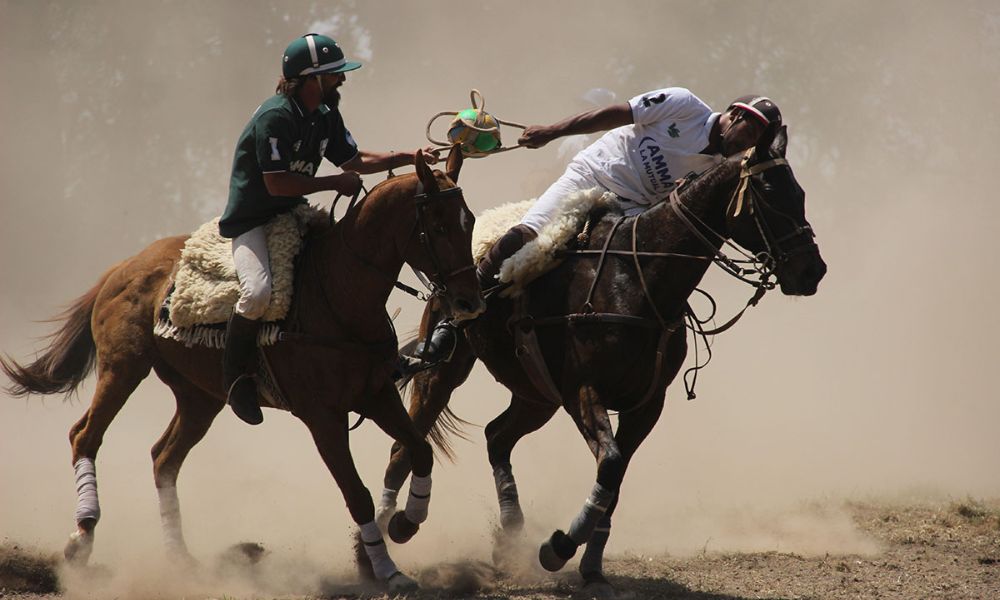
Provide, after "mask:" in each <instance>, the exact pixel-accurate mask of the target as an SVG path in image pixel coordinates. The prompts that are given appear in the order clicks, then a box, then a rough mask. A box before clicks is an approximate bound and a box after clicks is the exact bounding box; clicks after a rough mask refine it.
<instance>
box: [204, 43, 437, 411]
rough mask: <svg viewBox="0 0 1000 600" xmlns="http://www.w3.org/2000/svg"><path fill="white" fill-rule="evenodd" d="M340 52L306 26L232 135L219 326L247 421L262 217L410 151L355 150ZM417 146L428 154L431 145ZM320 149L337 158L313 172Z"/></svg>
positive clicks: (232, 399) (388, 165)
mask: <svg viewBox="0 0 1000 600" xmlns="http://www.w3.org/2000/svg"><path fill="white" fill-rule="evenodd" d="M360 66H361V63H357V62H349V61H347V60H346V59H345V58H344V52H343V51H342V50H341V49H340V47H339V46H337V42H335V41H334V40H332V39H331V38H329V37H327V36H325V35H318V34H315V33H310V34H307V35H304V36H302V37H301V38H298V39H296V40H295V41H293V42H292V43H291V44H289V46H288V48H287V49H286V50H285V53H284V56H283V58H282V69H281V72H282V77H281V79H280V80H279V82H278V88H277V90H276V92H277V93H276V95H274V96H272V97H271V98H268V99H267V100H265V101H264V102H263V103H262V104H261V105H260V106H259V107H258V108H257V110H256V111H255V112H254V114H253V116H252V117H251V119H250V122H249V123H247V126H246V127H245V128H244V130H243V133H242V134H241V135H240V139H239V141H238V142H237V144H236V155H235V157H234V159H233V172H232V177H231V179H230V185H229V202H228V204H227V205H226V210H225V212H224V213H223V215H222V218H221V219H220V220H219V233H220V234H221V235H222V236H223V237H227V238H231V239H232V240H233V262H234V264H235V266H236V273H237V276H238V277H239V281H240V298H239V300H238V301H237V303H236V306H235V307H234V308H233V313H232V315H231V316H230V318H229V323H228V325H227V330H226V349H225V353H224V356H223V385H224V386H225V389H226V391H227V395H228V400H229V405H230V406H232V407H233V412H235V413H236V415H237V416H238V417H239V418H241V419H243V420H244V421H246V422H247V423H250V424H251V425H256V424H258V423H261V422H262V421H263V420H264V416H263V414H262V413H261V410H260V403H259V401H258V398H257V383H256V380H255V379H254V375H253V373H254V371H255V368H254V367H255V360H254V359H255V357H256V342H257V332H258V329H259V325H260V321H259V319H260V318H261V316H263V314H264V313H265V312H266V310H267V307H268V305H269V303H270V300H271V269H270V264H269V262H270V259H269V256H268V251H267V240H266V237H265V234H264V225H265V224H267V223H268V222H269V221H270V220H271V219H272V218H274V217H275V216H277V215H279V214H281V213H284V212H287V211H289V210H291V209H293V208H294V207H295V206H297V205H299V204H302V203H304V202H305V201H306V199H305V198H304V197H303V196H306V195H308V194H312V193H315V192H320V191H326V190H334V191H337V192H340V193H342V194H345V195H354V194H356V193H357V192H358V190H359V189H361V177H360V176H359V173H376V172H379V171H385V170H388V169H392V168H394V167H401V166H403V165H409V164H413V161H414V158H415V154H416V153H411V152H402V153H397V152H368V151H364V150H359V149H358V145H357V143H356V142H355V141H354V138H353V137H352V136H351V133H350V131H348V130H347V127H346V126H345V125H344V119H343V117H341V115H340V111H339V110H338V104H339V102H340V92H339V90H338V88H340V86H342V85H343V84H344V82H345V81H346V79H347V77H346V76H345V75H344V73H345V72H347V71H352V70H354V69H357V68H359V67H360ZM417 152H423V157H424V160H425V161H426V162H427V163H428V164H434V163H436V162H437V161H438V151H437V150H435V149H432V148H425V149H423V150H418V151H417ZM323 158H326V159H327V160H329V161H330V162H332V163H333V164H335V165H337V166H338V167H340V168H341V169H342V170H343V172H342V173H340V174H337V175H327V176H324V177H315V174H316V171H317V169H318V168H319V165H320V162H321V161H322V159H323Z"/></svg>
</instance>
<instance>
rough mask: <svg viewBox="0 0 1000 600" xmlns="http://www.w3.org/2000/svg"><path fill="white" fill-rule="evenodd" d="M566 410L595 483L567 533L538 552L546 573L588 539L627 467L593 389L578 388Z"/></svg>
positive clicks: (560, 533) (555, 535) (558, 532)
mask: <svg viewBox="0 0 1000 600" xmlns="http://www.w3.org/2000/svg"><path fill="white" fill-rule="evenodd" d="M567 408H568V409H569V413H570V415H571V416H572V417H573V420H574V421H575V422H576V425H577V428H578V429H579V430H580V433H581V434H583V437H584V439H586V441H587V444H588V445H589V446H590V449H591V451H592V452H593V453H594V455H595V456H596V457H597V481H596V483H595V484H594V488H593V490H591V492H590V497H588V498H587V500H586V502H585V503H584V505H583V508H582V509H581V510H580V512H579V514H577V516H576V518H575V519H574V520H573V522H572V523H571V524H570V526H569V529H568V531H566V532H563V531H562V530H556V531H555V532H554V533H553V534H552V536H551V537H550V538H549V539H548V540H546V541H545V542H544V543H543V544H542V546H541V548H540V549H539V551H538V561H539V562H540V563H541V564H542V566H543V567H544V568H545V569H546V570H549V571H558V570H559V569H561V568H563V566H564V565H565V564H566V561H568V560H569V559H570V558H572V557H573V555H574V554H576V549H577V547H579V546H580V545H582V544H585V543H586V542H587V541H588V540H589V539H590V537H591V535H592V534H593V533H594V530H595V529H596V528H597V524H598V522H599V521H600V520H601V519H602V517H603V516H604V514H605V512H606V511H607V509H608V507H609V506H610V505H611V502H612V501H613V500H614V498H615V496H616V495H617V494H618V489H619V488H620V487H621V482H622V479H623V478H624V476H625V468H626V466H627V461H626V460H625V457H624V456H623V455H622V453H621V450H620V449H619V447H618V442H617V441H616V440H615V436H614V430H613V428H612V426H611V419H610V418H609V417H608V411H607V410H606V409H605V408H604V406H603V405H602V404H601V399H600V396H599V395H598V393H597V391H596V390H595V389H594V388H593V387H591V386H589V385H584V386H582V387H581V388H580V390H579V392H578V396H577V402H576V404H573V405H569V406H568V407H567Z"/></svg>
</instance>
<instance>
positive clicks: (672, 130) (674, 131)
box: [667, 123, 681, 138]
mask: <svg viewBox="0 0 1000 600" xmlns="http://www.w3.org/2000/svg"><path fill="white" fill-rule="evenodd" d="M667 133H669V134H670V137H672V138H675V137H680V135H681V132H680V130H679V129H677V123H671V124H670V127H667Z"/></svg>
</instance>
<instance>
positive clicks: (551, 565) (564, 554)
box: [538, 529, 576, 573]
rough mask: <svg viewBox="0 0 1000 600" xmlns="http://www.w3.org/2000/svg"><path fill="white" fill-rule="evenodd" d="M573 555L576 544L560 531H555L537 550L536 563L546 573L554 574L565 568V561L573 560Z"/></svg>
mask: <svg viewBox="0 0 1000 600" xmlns="http://www.w3.org/2000/svg"><path fill="white" fill-rule="evenodd" d="M574 554H576V543H575V542H573V540H571V539H570V538H569V536H568V535H566V534H565V533H563V531H562V530H561V529H557V530H556V531H555V533H553V534H552V537H550V538H549V539H547V540H545V542H544V543H543V544H542V547H541V548H539V549H538V562H539V563H541V565H542V568H544V569H545V570H546V571H551V572H553V573H555V572H556V571H558V570H559V569H561V568H563V567H564V566H566V561H568V560H569V559H571V558H573V555H574Z"/></svg>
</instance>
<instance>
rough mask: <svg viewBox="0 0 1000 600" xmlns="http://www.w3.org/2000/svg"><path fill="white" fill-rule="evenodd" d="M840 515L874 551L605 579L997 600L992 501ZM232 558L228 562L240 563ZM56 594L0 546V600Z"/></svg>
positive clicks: (501, 586) (612, 565)
mask: <svg viewBox="0 0 1000 600" xmlns="http://www.w3.org/2000/svg"><path fill="white" fill-rule="evenodd" d="M845 510H846V511H847V512H848V513H849V514H850V515H851V517H852V518H853V520H854V523H855V524H856V525H857V527H858V529H859V530H860V531H861V532H862V533H863V534H865V535H867V536H870V537H871V538H872V539H873V540H874V541H875V543H876V546H877V547H878V548H879V549H878V550H877V551H875V552H873V553H872V554H869V555H858V554H827V555H825V556H803V555H799V554H795V553H782V552H757V553H729V552H710V551H709V552H702V553H701V554H699V555H697V556H693V557H675V556H669V555H657V556H653V555H638V554H625V555H619V556H611V557H608V559H607V561H606V571H607V575H608V579H609V580H610V582H611V583H612V584H613V585H614V586H615V587H616V589H617V590H618V591H619V592H620V593H622V595H623V596H625V597H632V598H637V599H645V598H651V599H664V600H668V599H671V600H748V599H751V598H767V599H775V600H777V599H782V600H784V599H788V600H790V599H833V600H839V599H843V600H848V599H850V600H858V599H879V600H883V599H891V598H899V599H904V598H905V599H907V600H909V599H913V598H934V599H936V600H937V599H945V600H950V599H955V600H957V599H970V600H971V599H976V600H980V599H990V598H1000V499H998V500H990V501H974V500H966V501H963V502H951V503H917V504H908V505H905V506H903V505H899V504H888V503H880V502H852V503H848V504H847V505H846V506H845ZM242 550H245V549H241V552H239V553H237V554H239V555H240V556H243V555H245V554H246V552H245V551H242ZM254 550H256V548H254ZM257 560H261V561H262V562H266V560H267V558H266V554H265V553H262V552H255V553H253V557H252V560H250V561H249V562H250V563H252V564H254V565H255V564H256V562H257ZM572 564H574V563H571V565H572ZM532 573H534V574H532ZM416 577H417V578H418V580H419V581H420V583H421V585H422V586H423V590H422V591H421V592H418V593H415V594H410V595H409V596H407V597H408V598H412V599H414V600H430V599H452V598H454V599H457V598H479V599H490V600H497V599H501V598H513V599H518V600H528V599H530V600H557V599H559V600H561V599H567V598H585V597H588V595H589V594H588V590H585V589H581V581H580V578H579V576H578V575H577V574H576V573H575V572H574V571H573V568H572V567H567V568H566V569H564V570H563V572H561V573H558V574H555V575H550V574H543V573H541V572H538V571H537V570H536V571H532V570H531V569H526V570H525V572H522V573H518V574H517V575H514V576H511V575H504V574H502V573H501V572H500V571H498V570H497V569H496V568H494V567H493V566H492V565H487V564H483V563H477V562H474V561H466V562H458V563H442V564H438V565H433V566H430V567H426V568H424V569H421V570H420V571H419V572H418V573H416ZM57 587H58V580H57V578H56V560H55V558H53V557H41V556H35V555H32V554H31V553H28V552H25V551H23V550H20V549H18V548H17V547H16V546H12V545H10V544H8V545H6V546H3V547H0V598H9V597H17V598H23V599H25V600H29V599H30V600H34V599H37V598H41V597H43V596H42V595H43V594H49V593H53V592H54V591H55V590H56V589H57ZM222 591H223V592H225V590H222ZM272 593H273V592H272ZM223 595H225V596H227V597H232V594H231V593H225V594H223ZM268 595H269V596H270V594H268ZM321 597H323V598H367V599H370V598H389V596H386V595H380V594H379V592H376V591H374V590H372V588H371V587H369V586H356V587H353V589H351V587H350V586H348V587H341V589H339V590H334V589H330V590H327V591H326V592H324V595H323V596H321Z"/></svg>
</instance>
